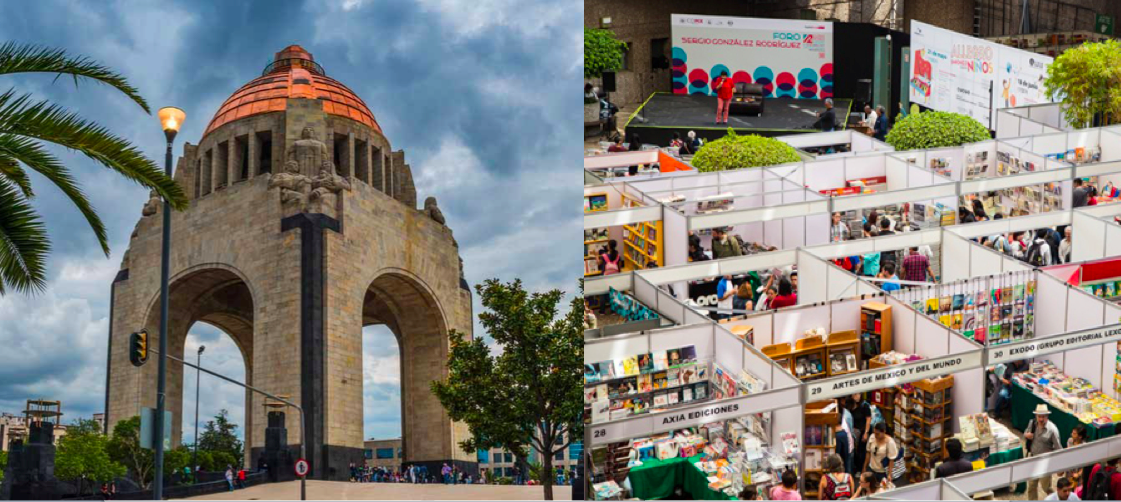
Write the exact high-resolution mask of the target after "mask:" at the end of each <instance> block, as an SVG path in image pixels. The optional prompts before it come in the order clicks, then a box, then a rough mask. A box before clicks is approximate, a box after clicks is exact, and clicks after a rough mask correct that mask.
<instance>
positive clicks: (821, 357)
mask: <svg viewBox="0 0 1121 502" xmlns="http://www.w3.org/2000/svg"><path fill="white" fill-rule="evenodd" d="M790 359H791V363H792V368H793V370H794V376H796V377H798V378H799V379H801V380H802V381H806V380H814V379H817V378H824V377H825V376H826V375H827V374H828V372H827V371H826V367H825V366H826V362H825V341H824V340H822V339H821V336H818V335H813V336H808V337H805V338H801V339H799V340H798V341H796V342H794V351H793V352H792V353H791V355H790Z"/></svg>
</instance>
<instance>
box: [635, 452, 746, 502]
mask: <svg viewBox="0 0 1121 502" xmlns="http://www.w3.org/2000/svg"><path fill="white" fill-rule="evenodd" d="M700 459H701V455H697V456H694V457H689V458H681V457H677V458H669V459H665V460H647V461H646V462H643V463H642V465H639V466H635V467H632V468H631V471H630V474H629V475H628V477H629V478H630V481H631V491H632V492H633V494H634V497H635V498H638V499H643V500H657V499H664V498H667V497H671V496H673V490H674V489H675V488H677V487H678V486H680V487H681V488H682V490H684V491H685V493H687V494H689V495H690V496H691V497H692V498H693V500H734V499H733V498H731V497H729V496H727V495H724V493H723V492H716V491H712V490H710V489H709V488H708V476H705V474H704V473H703V472H701V471H700V470H699V469H697V467H696V466H694V465H693V463H694V462H697V461H698V460H700Z"/></svg>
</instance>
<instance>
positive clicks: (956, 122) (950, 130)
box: [885, 111, 992, 150]
mask: <svg viewBox="0 0 1121 502" xmlns="http://www.w3.org/2000/svg"><path fill="white" fill-rule="evenodd" d="M987 139H992V135H990V134H989V130H988V128H986V127H985V126H984V125H983V124H981V123H980V122H978V121H977V120H976V119H974V118H973V117H969V116H966V115H962V114H960V113H950V112H939V111H927V112H922V113H912V114H910V115H908V116H907V117H905V118H904V119H903V120H900V121H898V122H896V123H895V127H893V128H892V129H891V132H889V133H887V138H885V140H886V141H887V144H889V145H891V146H893V147H895V149H896V150H916V149H921V148H939V147H944V146H958V145H964V144H966V143H976V142H978V141H985V140H987Z"/></svg>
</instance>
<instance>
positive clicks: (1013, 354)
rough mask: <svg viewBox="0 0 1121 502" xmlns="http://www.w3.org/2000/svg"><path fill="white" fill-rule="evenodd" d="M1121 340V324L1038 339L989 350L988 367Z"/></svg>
mask: <svg viewBox="0 0 1121 502" xmlns="http://www.w3.org/2000/svg"><path fill="white" fill-rule="evenodd" d="M1117 340H1121V324H1111V325H1109V326H1103V327H1100V328H1091V329H1084V330H1082V331H1075V332H1073V333H1067V334H1065V335H1061V336H1050V337H1047V338H1037V339H1035V340H1028V341H1025V342H1017V343H1009V344H1006V345H999V346H997V347H992V348H990V349H988V354H989V361H988V365H989V366H992V365H994V364H997V363H1005V362H1008V361H1017V360H1020V359H1031V358H1033V357H1039V356H1042V355H1046V354H1052V353H1055V352H1062V351H1064V350H1071V349H1078V348H1082V347H1089V346H1091V345H1101V344H1103V343H1109V342H1114V341H1117Z"/></svg>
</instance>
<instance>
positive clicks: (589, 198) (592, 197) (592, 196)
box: [584, 192, 607, 213]
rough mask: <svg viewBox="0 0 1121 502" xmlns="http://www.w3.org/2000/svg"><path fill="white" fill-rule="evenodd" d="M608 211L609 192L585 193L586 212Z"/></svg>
mask: <svg viewBox="0 0 1121 502" xmlns="http://www.w3.org/2000/svg"><path fill="white" fill-rule="evenodd" d="M600 211H607V192H600V193H586V194H584V212H585V213H598V212H600Z"/></svg>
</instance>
